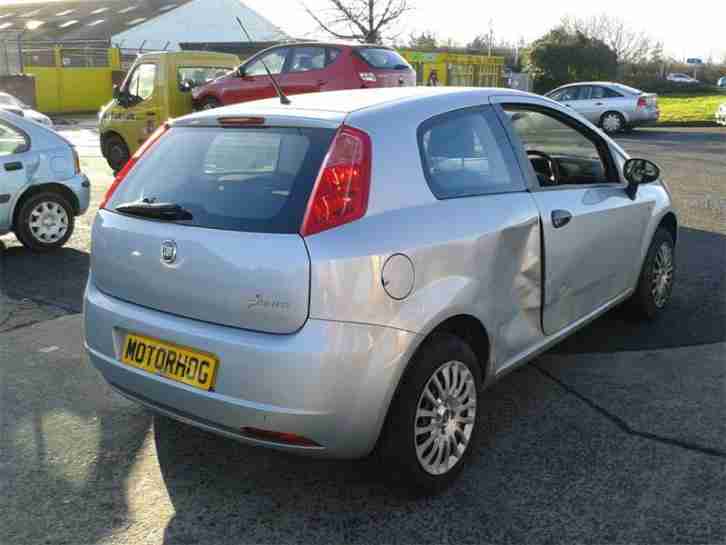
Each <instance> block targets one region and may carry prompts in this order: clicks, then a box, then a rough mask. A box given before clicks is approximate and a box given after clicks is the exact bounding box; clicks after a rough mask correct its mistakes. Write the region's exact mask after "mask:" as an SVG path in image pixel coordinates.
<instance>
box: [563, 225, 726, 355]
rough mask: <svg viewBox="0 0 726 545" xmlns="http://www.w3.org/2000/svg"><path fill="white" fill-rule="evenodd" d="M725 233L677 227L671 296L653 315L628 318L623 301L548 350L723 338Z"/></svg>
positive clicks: (725, 316) (725, 329)
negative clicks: (665, 304)
mask: <svg viewBox="0 0 726 545" xmlns="http://www.w3.org/2000/svg"><path fill="white" fill-rule="evenodd" d="M724 324H726V236H724V235H722V234H720V233H713V232H710V231H701V230H698V229H690V228H686V227H681V228H680V229H679V234H678V243H677V246H676V279H675V284H674V287H673V294H672V299H671V302H670V304H669V306H668V308H667V309H666V310H665V312H664V313H663V314H662V315H661V316H659V317H658V318H657V319H656V320H654V321H647V320H637V319H634V317H633V314H632V312H631V311H630V309H629V308H628V307H627V305H621V306H619V307H617V308H615V309H613V310H611V311H610V312H608V313H607V314H605V315H604V316H602V317H601V318H598V319H597V320H595V321H594V322H592V323H591V324H590V325H588V326H586V327H585V328H583V329H582V330H580V331H579V332H577V333H575V334H574V335H573V336H571V337H569V338H568V339H566V340H565V341H563V342H562V343H561V344H559V345H557V346H556V347H555V348H554V349H553V350H552V352H554V353H583V352H619V351H623V350H653V349H659V348H675V347H679V346H693V345H700V344H710V343H717V342H723V341H726V327H725V326H724Z"/></svg>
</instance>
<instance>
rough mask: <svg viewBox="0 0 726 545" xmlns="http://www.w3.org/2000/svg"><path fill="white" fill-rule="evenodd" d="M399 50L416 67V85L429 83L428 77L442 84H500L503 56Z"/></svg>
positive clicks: (488, 85) (491, 85) (464, 85)
mask: <svg viewBox="0 0 726 545" xmlns="http://www.w3.org/2000/svg"><path fill="white" fill-rule="evenodd" d="M399 53H400V54H401V55H402V56H403V57H404V58H405V59H406V60H407V61H408V62H409V63H411V66H413V67H414V69H415V70H416V80H417V83H418V84H419V85H428V84H429V82H430V81H432V82H433V81H435V82H436V84H437V85H441V86H463V87H499V86H501V85H502V69H503V68H504V58H503V57H490V56H488V55H476V54H469V53H451V52H448V51H441V52H426V51H414V50H410V49H403V50H399Z"/></svg>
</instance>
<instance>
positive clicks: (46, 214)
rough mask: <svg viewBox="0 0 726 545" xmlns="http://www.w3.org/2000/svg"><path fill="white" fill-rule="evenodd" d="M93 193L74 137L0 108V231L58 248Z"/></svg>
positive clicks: (42, 247) (41, 247)
mask: <svg viewBox="0 0 726 545" xmlns="http://www.w3.org/2000/svg"><path fill="white" fill-rule="evenodd" d="M90 193H91V184H90V183H89V181H88V178H86V176H85V175H84V174H83V173H82V172H81V168H80V162H79V159H78V153H76V150H75V149H74V148H73V146H72V145H71V144H70V142H68V141H67V140H66V139H65V138H63V137H61V136H60V135H59V134H58V133H56V132H54V131H53V130H51V129H48V128H46V127H43V126H41V125H39V124H38V123H35V122H33V121H30V120H29V119H28V118H26V117H22V118H21V117H18V116H17V115H15V114H12V113H8V112H3V111H1V110H0V235H4V234H6V233H8V232H10V231H13V232H14V233H15V235H16V236H17V237H18V240H20V242H21V243H22V244H23V245H24V246H26V247H27V248H30V249H31V250H34V251H38V252H43V251H47V250H53V249H55V248H59V247H61V246H63V245H64V244H65V243H66V241H67V240H68V239H69V238H70V236H71V234H72V233H73V227H74V222H75V220H74V218H75V217H76V216H80V215H81V214H83V213H85V211H86V209H87V208H88V202H89V199H90Z"/></svg>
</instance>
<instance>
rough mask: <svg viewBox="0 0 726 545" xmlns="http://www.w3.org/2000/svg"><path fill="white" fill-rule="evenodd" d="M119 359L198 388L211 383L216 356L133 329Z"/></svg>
mask: <svg viewBox="0 0 726 545" xmlns="http://www.w3.org/2000/svg"><path fill="white" fill-rule="evenodd" d="M121 361H122V362H123V363H125V364H126V365H131V366H132V367H136V368H137V369H142V370H143V371H147V372H149V373H152V374H154V375H161V376H162V377H166V378H168V379H171V380H175V381H177V382H182V383H184V384H188V385H189V386H194V387H195V388H199V389H201V390H210V389H211V388H212V387H213V386H214V379H215V377H216V376H217V368H218V367H219V359H217V357H216V356H214V355H212V354H207V353H206V352H200V351H198V350H194V349H193V348H185V347H183V346H178V345H175V344H171V343H168V342H164V341H160V340H158V339H152V338H151V337H146V336H144V335H137V334H135V333H128V334H127V335H126V338H125V339H124V344H123V349H122V351H121Z"/></svg>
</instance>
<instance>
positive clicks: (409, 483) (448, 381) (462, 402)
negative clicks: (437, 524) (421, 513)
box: [379, 333, 482, 495]
mask: <svg viewBox="0 0 726 545" xmlns="http://www.w3.org/2000/svg"><path fill="white" fill-rule="evenodd" d="M447 375H448V377H449V378H447ZM452 377H453V378H452ZM437 381H438V382H437ZM481 384H482V381H481V369H480V366H479V362H478V361H477V358H476V356H475V354H474V352H473V351H472V349H471V347H470V346H469V345H468V344H467V343H466V342H464V341H463V340H462V339H460V338H459V337H456V336H454V335H450V334H443V333H442V334H436V335H434V336H433V337H431V339H429V340H427V341H426V342H425V343H424V344H423V345H422V346H421V347H420V348H419V350H418V351H417V353H416V356H414V358H413V360H412V361H411V362H410V364H409V367H408V369H407V371H406V373H405V374H404V377H403V379H402V380H401V383H400V385H399V387H398V390H397V392H396V395H395V396H394V399H393V401H392V402H391V407H390V409H389V412H388V416H387V418H386V424H385V427H384V430H383V435H382V437H381V444H380V445H379V454H380V458H381V461H382V463H384V464H385V465H386V466H387V468H386V473H387V474H388V475H390V477H391V479H392V480H393V481H394V482H395V483H396V484H400V485H403V486H404V487H405V488H407V489H408V490H409V491H411V492H412V493H414V494H416V495H430V494H436V493H438V492H441V491H442V490H444V489H445V488H447V487H448V486H449V485H451V483H453V482H454V480H456V478H457V477H458V475H459V473H461V471H462V469H463V468H464V466H465V464H466V462H467V460H468V459H469V458H470V456H471V453H472V451H473V450H474V445H476V439H477V435H478V434H477V428H478V424H479V423H478V421H477V411H478V409H479V407H480V403H479V398H478V396H479V390H480V388H481ZM438 385H441V386H442V387H443V390H441V389H439V386H438ZM429 415H430V416H429ZM447 452H449V455H448V458H447Z"/></svg>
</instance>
